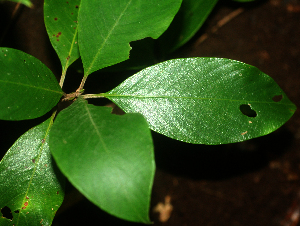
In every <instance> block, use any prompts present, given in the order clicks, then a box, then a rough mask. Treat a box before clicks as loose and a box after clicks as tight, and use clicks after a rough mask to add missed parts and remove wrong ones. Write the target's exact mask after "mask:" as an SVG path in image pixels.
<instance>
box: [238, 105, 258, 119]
mask: <svg viewBox="0 0 300 226" xmlns="http://www.w3.org/2000/svg"><path fill="white" fill-rule="evenodd" d="M240 110H241V112H242V113H243V114H244V115H246V116H248V117H252V118H255V117H256V116H257V114H256V111H254V110H252V109H251V107H250V106H249V105H248V104H242V105H241V106H240Z"/></svg>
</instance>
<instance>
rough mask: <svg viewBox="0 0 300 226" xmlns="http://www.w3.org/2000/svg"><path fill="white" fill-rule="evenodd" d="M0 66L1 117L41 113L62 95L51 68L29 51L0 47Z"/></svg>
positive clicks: (12, 117) (9, 117)
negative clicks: (28, 52) (27, 52)
mask: <svg viewBox="0 0 300 226" xmlns="http://www.w3.org/2000/svg"><path fill="white" fill-rule="evenodd" d="M0 68H1V71H0V99H1V101H0V109H1V110H0V119H3V120H23V119H33V118H37V117H40V116H42V115H44V114H45V113H47V112H48V111H50V110H51V109H52V108H53V107H54V106H55V105H56V104H57V102H58V101H59V99H60V98H61V96H62V95H63V92H62V90H61V88H60V87H59V85H58V83H57V81H56V78H55V76H54V75H53V73H52V72H51V71H50V69H49V68H47V67H46V66H45V65H44V64H43V63H42V62H40V61H39V60H38V59H36V58H34V57H33V56H31V55H29V54H26V53H24V52H22V51H19V50H15V49H10V48H0Z"/></svg>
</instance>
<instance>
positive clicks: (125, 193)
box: [50, 97, 155, 223]
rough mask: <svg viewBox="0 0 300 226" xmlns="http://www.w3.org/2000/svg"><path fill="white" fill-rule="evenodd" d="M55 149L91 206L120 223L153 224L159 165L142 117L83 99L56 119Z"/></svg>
mask: <svg viewBox="0 0 300 226" xmlns="http://www.w3.org/2000/svg"><path fill="white" fill-rule="evenodd" d="M70 131H72V132H71V133H70ZM50 149H51V152H52V154H53V157H54V159H55V161H56V163H57V165H58V167H59V168H60V169H61V171H62V172H63V173H64V175H65V176H66V177H67V178H68V179H69V181H70V182H71V183H72V184H73V185H74V186H75V187H76V188H77V189H78V190H79V191H80V192H81V193H82V194H84V195H85V196H86V197H87V198H88V199H89V200H90V201H91V202H93V203H94V204H96V205H97V206H99V207H100V208H102V209H103V210H104V211H107V212H108V213H110V214H112V215H114V216H117V217H119V218H123V219H126V220H129V221H135V222H144V223H150V221H149V218H148V210H149V204H150V195H151V188H152V183H153V177H154V170H155V165H154V154H153V144H152V139H151V133H150V130H149V128H148V124H147V122H146V120H145V119H144V118H143V116H142V115H140V114H125V115H123V116H118V115H113V114H111V108H108V107H99V106H98V107H97V106H94V105H90V104H88V103H87V101H86V100H84V99H82V98H81V97H79V98H78V99H77V100H76V101H75V102H74V103H73V104H72V105H71V106H70V107H68V108H67V109H65V110H63V111H62V112H60V113H59V115H58V116H57V118H56V120H55V123H54V125H53V128H52V130H51V133H50Z"/></svg>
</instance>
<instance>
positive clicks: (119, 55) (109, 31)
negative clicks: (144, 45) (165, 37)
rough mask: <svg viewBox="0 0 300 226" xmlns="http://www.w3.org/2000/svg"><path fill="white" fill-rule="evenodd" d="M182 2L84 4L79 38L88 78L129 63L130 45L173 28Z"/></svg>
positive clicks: (101, 1) (119, 0) (120, 0)
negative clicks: (171, 26) (102, 69)
mask: <svg viewBox="0 0 300 226" xmlns="http://www.w3.org/2000/svg"><path fill="white" fill-rule="evenodd" d="M181 1H182V0H164V1H161V0H151V1H144V0H126V1H124V0H110V1H106V0H89V1H82V2H81V5H80V9H79V32H78V38H79V49H80V54H81V57H82V62H83V67H84V70H85V72H84V74H85V76H88V75H89V74H90V73H92V72H94V71H96V70H99V69H101V68H104V67H107V66H110V65H113V64H116V63H119V62H121V61H124V60H127V59H128V58H129V51H130V49H131V48H130V45H129V42H131V41H135V40H139V39H143V38H146V37H152V38H158V37H159V36H160V35H161V34H162V33H163V32H164V31H165V30H166V29H167V28H168V26H169V25H170V23H171V21H172V19H173V18H174V16H175V14H176V13H177V11H178V9H179V7H180V4H181ZM87 15H89V16H87Z"/></svg>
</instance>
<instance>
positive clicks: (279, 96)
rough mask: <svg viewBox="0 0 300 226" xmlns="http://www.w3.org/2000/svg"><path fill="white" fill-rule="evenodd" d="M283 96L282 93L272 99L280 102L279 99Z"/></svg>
mask: <svg viewBox="0 0 300 226" xmlns="http://www.w3.org/2000/svg"><path fill="white" fill-rule="evenodd" d="M282 98H283V96H282V95H275V96H274V97H273V98H272V100H273V101H274V102H279V101H281V100H282Z"/></svg>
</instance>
